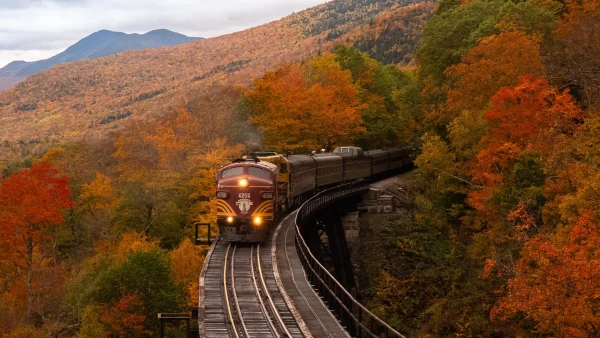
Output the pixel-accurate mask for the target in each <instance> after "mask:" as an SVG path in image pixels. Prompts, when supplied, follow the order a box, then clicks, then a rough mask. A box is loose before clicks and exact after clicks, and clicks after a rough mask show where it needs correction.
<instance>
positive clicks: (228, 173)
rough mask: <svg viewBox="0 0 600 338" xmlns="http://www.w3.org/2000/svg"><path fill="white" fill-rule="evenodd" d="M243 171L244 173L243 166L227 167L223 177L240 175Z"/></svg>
mask: <svg viewBox="0 0 600 338" xmlns="http://www.w3.org/2000/svg"><path fill="white" fill-rule="evenodd" d="M243 173H244V167H233V168H230V169H227V170H225V171H224V172H223V178H225V177H231V176H238V175H242V174H243Z"/></svg>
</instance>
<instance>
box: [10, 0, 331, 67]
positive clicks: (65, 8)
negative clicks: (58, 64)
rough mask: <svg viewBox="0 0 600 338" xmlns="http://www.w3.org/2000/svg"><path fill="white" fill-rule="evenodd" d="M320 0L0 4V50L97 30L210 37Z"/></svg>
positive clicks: (62, 44) (63, 41)
mask: <svg viewBox="0 0 600 338" xmlns="http://www.w3.org/2000/svg"><path fill="white" fill-rule="evenodd" d="M324 2H326V0H287V1H286V0H283V1H282V0H254V1H247V0H219V1H212V0H211V1H207V0H200V1H198V0H170V1H147V0H8V1H6V0H0V51H1V52H2V54H3V56H5V57H6V55H8V54H10V52H11V51H13V52H14V54H15V56H17V55H18V54H19V53H20V54H21V55H25V54H26V52H27V51H29V50H36V51H56V50H59V49H65V48H67V47H68V46H70V45H72V44H73V43H75V42H77V41H78V40H80V39H82V38H84V37H85V36H87V35H89V34H91V33H93V32H95V31H98V30H100V29H109V30H114V31H122V32H126V33H145V32H147V31H150V30H153V29H158V28H166V29H170V30H173V31H176V32H179V33H182V34H186V35H189V36H197V37H214V36H218V35H222V34H227V33H231V32H234V31H239V30H242V29H246V28H250V27H252V26H256V25H260V24H263V23H267V22H270V21H272V20H277V19H279V18H281V17H283V16H285V15H288V14H290V13H292V12H296V11H300V10H302V9H305V8H308V7H311V6H314V5H317V4H321V3H324ZM34 54H35V55H39V53H37V52H36V53H34ZM32 55H33V54H32ZM49 56H51V55H49ZM0 67H2V64H0Z"/></svg>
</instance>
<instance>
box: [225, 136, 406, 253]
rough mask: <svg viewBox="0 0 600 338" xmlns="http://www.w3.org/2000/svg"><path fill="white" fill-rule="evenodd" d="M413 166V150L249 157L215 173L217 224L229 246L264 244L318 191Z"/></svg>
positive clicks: (345, 150) (351, 149)
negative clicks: (280, 219) (274, 227)
mask: <svg viewBox="0 0 600 338" xmlns="http://www.w3.org/2000/svg"><path fill="white" fill-rule="evenodd" d="M411 164H412V160H411V158H410V149H409V148H408V147H404V148H388V149H377V150H371V151H363V150H362V149H361V148H359V147H350V146H349V147H338V148H335V149H334V151H333V152H331V153H319V154H316V153H313V154H311V155H287V156H286V155H280V154H276V153H275V152H261V153H255V154H251V156H248V157H247V158H246V159H239V160H236V161H234V163H232V164H230V165H227V166H225V167H223V168H221V169H220V170H219V172H218V173H217V224H218V225H219V231H220V233H221V236H222V237H223V239H224V240H226V241H234V242H263V241H264V240H265V239H266V238H267V235H268V233H269V229H270V227H271V225H272V224H273V222H275V221H277V219H278V216H280V215H282V214H283V213H285V212H286V211H287V210H290V209H291V208H294V207H297V206H299V205H300V204H301V203H303V202H304V201H305V200H307V199H308V198H310V197H311V196H313V195H314V194H315V193H317V192H318V191H320V190H323V189H325V188H330V187H333V186H335V185H338V184H342V183H347V182H353V181H359V180H365V179H370V178H375V177H379V176H382V175H386V174H389V173H390V172H392V171H395V170H398V169H401V168H404V167H406V166H409V165H411Z"/></svg>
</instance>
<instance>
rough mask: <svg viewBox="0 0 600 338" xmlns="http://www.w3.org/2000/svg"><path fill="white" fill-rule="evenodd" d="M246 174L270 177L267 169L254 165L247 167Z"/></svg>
mask: <svg viewBox="0 0 600 338" xmlns="http://www.w3.org/2000/svg"><path fill="white" fill-rule="evenodd" d="M248 175H250V176H256V177H261V178H266V179H269V178H271V174H270V173H269V172H268V171H266V170H264V169H261V168H256V167H249V168H248Z"/></svg>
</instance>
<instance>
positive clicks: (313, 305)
mask: <svg viewBox="0 0 600 338" xmlns="http://www.w3.org/2000/svg"><path fill="white" fill-rule="evenodd" d="M295 218H296V212H293V213H292V214H291V215H289V216H288V217H287V218H286V219H285V220H284V221H283V222H281V223H280V225H279V227H278V229H277V230H276V231H275V234H274V236H273V241H275V242H276V243H275V244H276V247H275V251H274V254H275V255H274V256H275V259H276V260H277V266H278V270H279V271H278V272H279V273H278V278H280V282H281V283H282V286H283V290H284V295H285V296H287V297H289V298H290V299H291V301H292V303H293V307H294V308H295V309H294V311H295V312H296V313H297V314H299V315H300V317H301V318H302V321H303V322H304V323H301V324H303V325H301V326H305V327H306V329H307V330H308V331H309V332H310V334H311V335H312V336H313V337H350V335H349V334H348V332H347V331H346V330H345V329H344V328H342V326H341V325H340V323H339V322H338V320H337V319H336V318H335V316H334V315H333V314H332V313H331V312H330V310H329V309H328V308H327V306H326V305H325V304H324V303H323V301H322V300H321V298H320V297H319V296H318V295H317V293H316V292H315V291H314V289H313V288H312V286H311V285H310V284H309V282H308V280H307V279H306V277H305V274H304V269H303V268H302V264H301V263H300V258H299V257H298V253H297V251H296V245H295V236H296V232H295V222H294V220H295ZM276 276H277V274H276Z"/></svg>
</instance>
